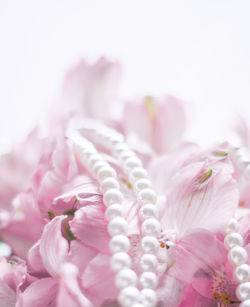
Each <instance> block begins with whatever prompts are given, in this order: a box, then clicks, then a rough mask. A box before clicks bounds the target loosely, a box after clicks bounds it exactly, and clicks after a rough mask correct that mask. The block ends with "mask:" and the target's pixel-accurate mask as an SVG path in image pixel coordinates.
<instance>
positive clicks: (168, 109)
mask: <svg viewBox="0 0 250 307" xmlns="http://www.w3.org/2000/svg"><path fill="white" fill-rule="evenodd" d="M123 128H124V131H125V133H126V135H127V138H128V141H129V140H130V139H131V142H132V141H133V139H132V138H134V139H135V142H136V140H137V139H138V140H139V139H141V140H142V141H144V142H145V144H144V146H150V147H151V149H152V150H153V151H154V152H156V153H158V154H161V153H164V152H166V151H169V150H170V149H173V148H174V147H176V146H177V145H178V144H179V142H180V140H181V137H182V136H183V133H184V130H185V128H186V117H185V113H184V110H183V108H182V104H181V102H180V101H179V100H177V99H176V98H174V97H172V96H163V97H161V98H156V97H150V96H147V97H143V98H141V100H140V101H139V102H138V103H136V102H134V101H133V102H127V103H125V109H124V113H123ZM132 144H133V143H132ZM138 149H139V147H138Z"/></svg>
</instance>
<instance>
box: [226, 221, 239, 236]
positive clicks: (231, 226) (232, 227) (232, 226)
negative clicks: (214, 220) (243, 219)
mask: <svg viewBox="0 0 250 307" xmlns="http://www.w3.org/2000/svg"><path fill="white" fill-rule="evenodd" d="M238 229H239V223H238V222H237V220H236V219H235V218H231V219H230V221H229V223H228V225H227V229H226V233H231V232H237V231H238Z"/></svg>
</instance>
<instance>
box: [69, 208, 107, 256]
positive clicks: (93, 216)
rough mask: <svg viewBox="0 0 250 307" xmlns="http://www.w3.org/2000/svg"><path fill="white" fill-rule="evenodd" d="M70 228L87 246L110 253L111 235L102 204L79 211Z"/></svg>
mask: <svg viewBox="0 0 250 307" xmlns="http://www.w3.org/2000/svg"><path fill="white" fill-rule="evenodd" d="M70 228H71V231H72V232H73V234H74V235H75V236H76V237H77V238H78V239H79V240H80V241H81V242H83V243H84V244H85V245H87V246H89V247H92V248H94V249H96V250H99V251H101V252H103V253H109V245H108V242H109V234H108V231H107V221H106V220H105V219H104V206H103V205H102V204H101V205H89V206H85V207H82V208H80V209H79V210H77V212H76V213H75V217H74V218H73V220H72V221H71V222H70Z"/></svg>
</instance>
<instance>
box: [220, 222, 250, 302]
mask: <svg viewBox="0 0 250 307" xmlns="http://www.w3.org/2000/svg"><path fill="white" fill-rule="evenodd" d="M238 229H239V224H238V221H237V220H236V219H235V218H232V219H230V221H229V223H228V226H227V229H226V233H227V235H226V237H225V239H224V244H225V246H226V248H227V249H228V250H229V252H228V259H229V261H230V262H231V263H232V264H233V265H234V266H235V269H234V278H235V279H236V281H237V282H238V283H239V286H238V287H237V289H236V295H237V297H238V299H239V300H240V301H242V303H241V304H240V307H250V282H249V277H250V266H249V265H248V264H246V261H247V259H248V255H247V252H246V250H245V248H244V247H243V243H244V240H243V238H242V236H241V235H240V234H239V232H238Z"/></svg>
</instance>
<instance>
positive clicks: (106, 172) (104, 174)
mask: <svg viewBox="0 0 250 307" xmlns="http://www.w3.org/2000/svg"><path fill="white" fill-rule="evenodd" d="M109 177H113V178H115V177H116V171H115V170H114V169H113V168H112V167H110V166H104V167H102V168H101V169H99V171H98V173H97V178H98V180H99V181H102V180H104V179H106V178H109Z"/></svg>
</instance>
